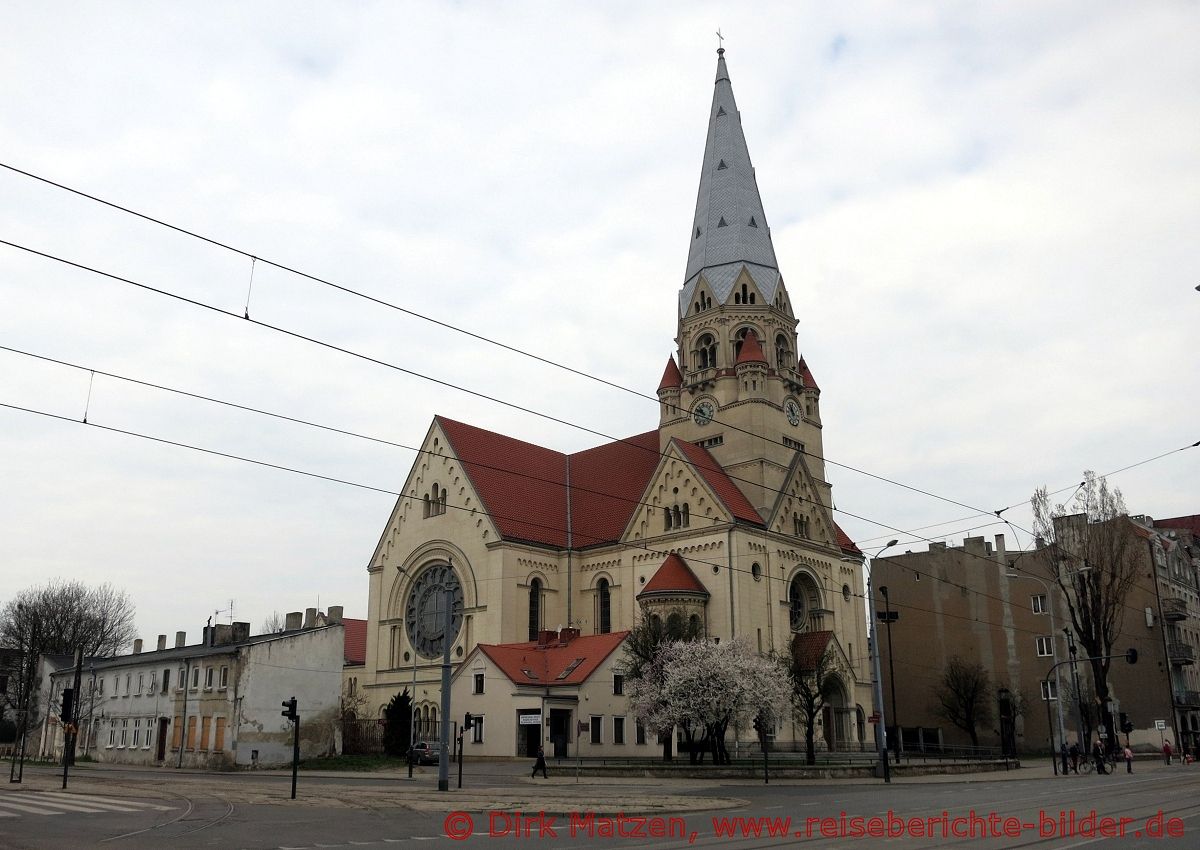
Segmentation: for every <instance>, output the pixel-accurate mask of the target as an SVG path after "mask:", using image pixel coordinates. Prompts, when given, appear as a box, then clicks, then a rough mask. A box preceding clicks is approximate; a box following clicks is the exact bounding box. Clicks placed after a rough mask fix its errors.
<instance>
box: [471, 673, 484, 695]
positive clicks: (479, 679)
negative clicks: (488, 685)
mask: <svg viewBox="0 0 1200 850" xmlns="http://www.w3.org/2000/svg"><path fill="white" fill-rule="evenodd" d="M474 685H475V687H474V690H472V691H471V693H474V694H481V693H483V674H482V673H476V674H475V678H474Z"/></svg>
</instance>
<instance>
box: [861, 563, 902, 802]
mask: <svg viewBox="0 0 1200 850" xmlns="http://www.w3.org/2000/svg"><path fill="white" fill-rule="evenodd" d="M899 542H900V541H899V540H890V541H888V544H887V545H886V546H884V547H883V548H881V549H880V550H879V551H878V552H876V553H875V554H874V555H873V556H871V557H870V558H866V557H865V556H864V558H863V566H865V567H866V568H867V608H868V615H869V616H870V618H871V658H872V664H871V674H872V678H873V679H874V682H873V685H874V688H873V691H874V693H873V697H874V701H875V715H876V717H878V718H879V722H878V723H876V724H875V751H876V753H877V754H878V756H879V764H880V766H881V767H882V768H883V781H884V782H891V781H892V770H891V766H890V764H889V759H888V754H887V747H886V744H887V742H886V740H885V739H886V738H887V721H886V720H885V719H884V716H883V674H882V673H881V672H880V669H879V628H878V626H877V625H876V614H875V594H874V592H873V591H872V589H871V588H872V581H873V574H874V569H873V568H874V561H875V559H876V558H878V557H879V556H880V555H882V554H883V553H884V552H885V551H887V550H888V549H891V548H892V547H893V546H895V545H896V544H897V543H899Z"/></svg>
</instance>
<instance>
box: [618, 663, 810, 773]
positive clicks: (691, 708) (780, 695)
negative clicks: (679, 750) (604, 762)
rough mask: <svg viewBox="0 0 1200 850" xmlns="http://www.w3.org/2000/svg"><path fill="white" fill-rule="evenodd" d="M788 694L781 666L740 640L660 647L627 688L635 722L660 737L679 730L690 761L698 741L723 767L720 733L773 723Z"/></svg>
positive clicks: (726, 755) (724, 752)
mask: <svg viewBox="0 0 1200 850" xmlns="http://www.w3.org/2000/svg"><path fill="white" fill-rule="evenodd" d="M790 694H791V681H790V678H789V676H788V672H787V670H786V668H785V667H783V665H781V664H780V663H778V662H776V661H774V660H772V659H769V658H764V657H763V656H760V655H758V654H756V653H755V652H753V651H752V650H751V649H750V648H749V647H748V646H747V645H746V644H745V643H744V642H742V641H739V640H735V641H731V642H727V643H724V644H720V643H717V642H716V641H713V640H703V641H678V642H672V643H667V644H664V645H663V646H662V647H661V649H660V650H659V652H658V653H657V654H656V656H655V658H654V659H653V661H652V662H651V663H650V664H648V665H646V666H645V668H644V669H643V675H642V677H641V678H639V679H637V680H635V681H634V682H633V683H631V686H630V701H631V705H632V708H633V711H634V713H635V714H636V715H637V716H638V719H639V720H641V721H642V723H643V724H644V725H645V726H646V727H647V728H648V729H650V730H651V732H653V733H655V734H659V735H662V734H669V733H671V731H672V730H673V729H674V728H676V727H678V728H679V729H680V730H681V731H682V732H683V735H684V737H685V738H686V739H687V742H688V745H689V750H690V756H691V761H692V763H696V762H698V761H699V760H700V755H701V752H702V749H703V747H701V746H697V740H699V741H700V742H701V743H702V744H705V745H707V748H708V749H710V750H711V751H712V754H713V761H714V762H715V763H717V764H728V763H729V753H728V751H727V750H726V749H725V734H726V732H727V731H728V729H729V727H730V725H732V726H733V727H734V728H744V727H745V726H746V725H748V724H749V723H750V722H751V721H752V720H754V719H755V718H756V717H762V718H763V719H764V720H766V721H767V722H772V723H773V722H774V719H775V718H776V717H778V716H779V714H780V713H781V712H782V710H783V708H784V706H786V705H787V703H788V699H789V696H790Z"/></svg>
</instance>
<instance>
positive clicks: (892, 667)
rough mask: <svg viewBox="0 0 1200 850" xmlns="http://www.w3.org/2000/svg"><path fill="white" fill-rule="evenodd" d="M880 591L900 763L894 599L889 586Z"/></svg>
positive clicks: (900, 738)
mask: <svg viewBox="0 0 1200 850" xmlns="http://www.w3.org/2000/svg"><path fill="white" fill-rule="evenodd" d="M879 592H880V593H882V594H883V607H884V621H883V624H884V625H885V626H887V635H888V684H889V685H891V688H892V725H893V726H895V727H896V764H900V748H901V746H903V738H904V733H903V732H901V731H900V720H899V717H900V715H898V714H897V713H896V653H895V652H893V651H892V600H891V597H889V596H888V589H887V587H881V588H879Z"/></svg>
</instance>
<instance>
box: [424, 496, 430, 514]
mask: <svg viewBox="0 0 1200 850" xmlns="http://www.w3.org/2000/svg"><path fill="white" fill-rule="evenodd" d="M424 501H425V513H424V516H425V517H426V519H428V518H429V494H428V493H426V494H425V498H424Z"/></svg>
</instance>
